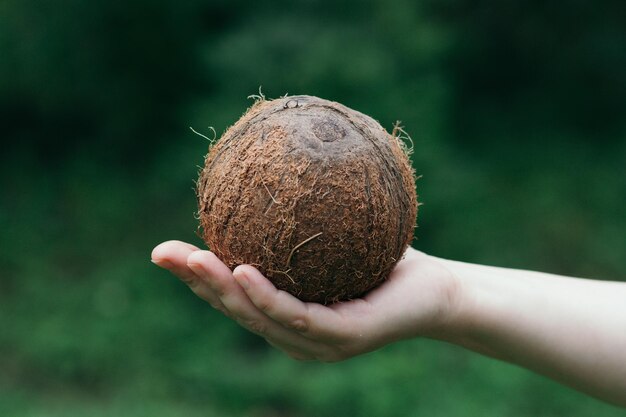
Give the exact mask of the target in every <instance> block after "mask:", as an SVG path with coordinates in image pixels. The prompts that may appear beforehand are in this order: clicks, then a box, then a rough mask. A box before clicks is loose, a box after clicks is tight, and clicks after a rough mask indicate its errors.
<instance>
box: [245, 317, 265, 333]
mask: <svg viewBox="0 0 626 417" xmlns="http://www.w3.org/2000/svg"><path fill="white" fill-rule="evenodd" d="M244 326H245V327H246V328H247V329H249V330H250V331H251V332H252V333H256V334H258V335H264V334H266V333H267V326H266V325H265V323H263V322H261V321H259V320H247V321H245V322H244Z"/></svg>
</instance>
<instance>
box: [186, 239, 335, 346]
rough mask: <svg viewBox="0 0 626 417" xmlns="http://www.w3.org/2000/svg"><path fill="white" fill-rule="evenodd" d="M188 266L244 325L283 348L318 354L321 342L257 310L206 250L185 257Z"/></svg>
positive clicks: (228, 271)
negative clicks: (209, 286)
mask: <svg viewBox="0 0 626 417" xmlns="http://www.w3.org/2000/svg"><path fill="white" fill-rule="evenodd" d="M187 262H188V265H189V267H190V268H191V269H192V270H193V271H194V272H195V273H196V274H197V275H198V276H201V277H202V278H203V279H204V280H206V281H207V282H210V285H211V288H212V289H213V291H214V292H215V294H217V296H218V297H219V298H220V300H221V301H222V303H223V304H224V306H225V307H226V308H227V309H228V311H230V312H231V314H232V315H233V316H234V318H235V319H236V320H237V322H239V324H241V325H242V326H243V327H245V328H247V329H248V330H250V331H252V332H253V333H256V334H258V335H260V336H263V337H264V338H266V339H268V340H270V341H271V342H272V343H274V344H276V345H278V346H282V349H284V350H290V349H291V350H297V351H300V352H308V353H310V354H313V355H315V354H318V353H320V352H321V351H323V350H324V348H323V346H322V345H321V344H319V343H317V342H314V341H311V340H309V339H307V338H305V337H303V336H301V335H300V334H298V333H296V332H294V331H292V330H289V329H286V328H285V327H283V326H282V325H280V324H279V323H277V322H275V321H274V320H272V319H271V318H270V317H268V316H267V315H265V314H264V313H263V312H262V311H261V310H259V309H258V308H257V307H256V306H255V305H254V304H253V303H252V301H250V298H248V296H247V294H246V293H245V292H244V290H243V289H242V288H241V286H240V285H239V284H238V283H237V281H235V279H234V278H233V274H232V272H231V271H230V269H229V268H228V267H227V266H226V265H224V264H223V263H222V262H221V261H220V260H219V259H218V258H217V257H216V256H215V254H213V253H211V252H209V251H197V252H194V253H192V254H191V255H190V256H189V259H188V260H187Z"/></svg>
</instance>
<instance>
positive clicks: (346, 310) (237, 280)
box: [152, 241, 455, 362]
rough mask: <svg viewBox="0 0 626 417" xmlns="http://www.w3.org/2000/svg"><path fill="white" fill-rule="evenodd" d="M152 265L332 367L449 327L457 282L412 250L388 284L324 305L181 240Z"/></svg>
mask: <svg viewBox="0 0 626 417" xmlns="http://www.w3.org/2000/svg"><path fill="white" fill-rule="evenodd" d="M152 261H153V262H154V263H155V264H157V265H159V266H161V267H163V268H165V269H168V270H169V271H170V272H172V273H173V274H174V275H176V276H177V277H179V278H180V279H181V280H182V281H183V282H185V283H186V284H187V285H188V286H189V287H190V288H191V290H192V291H193V292H194V293H195V294H196V295H197V296H199V297H200V298H202V299H203V300H205V301H207V302H208V303H209V304H211V306H213V307H214V308H216V309H218V310H220V311H222V312H223V313H224V314H225V315H227V316H228V317H230V318H232V319H234V320H236V321H237V322H238V323H239V324H241V325H242V326H243V327H245V328H246V329H248V330H250V331H252V332H254V333H256V334H258V335H260V336H262V337H264V338H265V339H266V340H267V341H268V342H269V343H270V344H271V345H273V346H275V347H277V348H278V349H281V350H283V351H284V352H286V353H287V354H288V355H289V356H291V357H293V358H295V359H299V360H320V361H324V362H333V361H339V360H343V359H346V358H349V357H352V356H354V355H358V354H361V353H365V352H369V351H372V350H375V349H377V348H379V347H381V346H383V345H385V344H388V343H390V342H393V341H395V340H399V339H404V338H408V337H414V336H418V335H424V336H428V335H429V334H432V333H436V332H437V331H438V328H439V327H440V326H442V325H443V324H444V323H445V321H446V317H447V315H448V312H449V310H450V306H451V305H452V301H453V298H454V293H455V291H454V288H455V285H454V279H453V276H452V274H450V273H449V272H448V271H447V270H446V269H445V267H443V266H442V265H441V264H439V263H438V262H437V261H436V260H434V259H433V258H431V257H430V256H428V255H426V254H423V253H421V252H419V251H416V250H415V249H413V248H408V249H407V251H406V253H405V256H404V257H403V259H402V260H401V261H400V262H399V263H398V264H397V265H396V267H395V269H394V270H393V271H392V273H391V275H390V276H389V279H388V280H387V281H386V282H385V283H384V284H383V285H381V286H380V287H378V288H376V289H375V290H372V291H371V292H369V293H368V294H367V295H366V296H365V297H363V298H361V299H356V300H351V301H346V302H340V303H336V304H333V305H330V306H323V305H321V304H317V303H307V302H302V301H300V300H298V299H297V298H295V297H294V296H292V295H291V294H289V293H287V292H285V291H281V290H278V289H276V287H274V286H273V285H272V283H271V282H270V281H269V280H268V279H267V278H265V277H264V276H263V275H262V274H261V273H260V272H259V271H258V270H257V269H255V268H254V267H252V266H250V265H241V266H238V267H237V268H235V270H234V271H231V270H230V269H229V268H228V267H227V266H226V265H224V263H222V262H221V261H220V260H219V259H218V258H217V256H215V254H213V253H212V252H209V251H206V250H200V249H198V248H197V247H195V246H193V245H190V244H188V243H184V242H180V241H168V242H164V243H162V244H160V245H159V246H157V247H156V248H155V249H154V250H153V251H152Z"/></svg>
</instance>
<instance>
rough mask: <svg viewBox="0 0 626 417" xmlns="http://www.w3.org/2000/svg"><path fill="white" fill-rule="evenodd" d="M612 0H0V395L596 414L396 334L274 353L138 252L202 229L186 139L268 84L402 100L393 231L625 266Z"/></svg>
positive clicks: (559, 261) (125, 410) (565, 394)
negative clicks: (408, 193)
mask: <svg viewBox="0 0 626 417" xmlns="http://www.w3.org/2000/svg"><path fill="white" fill-rule="evenodd" d="M622 8H623V4H622V2H620V1H618V0H614V1H613V0H609V1H605V2H603V4H602V7H597V5H595V4H593V3H590V2H570V3H568V4H567V6H565V5H564V4H563V3H559V2H555V1H548V2H530V3H529V2H528V1H524V2H522V1H521V0H510V1H505V2H499V3H493V2H481V1H479V2H468V1H463V0H448V1H437V2H435V1H430V0H423V1H409V0H401V1H394V2H387V1H383V0H371V1H366V2H360V1H357V0H341V1H334V2H323V1H320V0H315V1H293V2H278V1H267V2H246V1H243V0H237V1H225V0H219V1H213V2H209V3H207V2H200V1H196V0H192V1H187V2H180V1H176V2H175V1H172V0H160V1H147V0H139V1H135V2H130V3H129V2H126V3H119V2H110V1H104V0H92V1H89V2H84V1H76V0H62V1H55V2H52V1H48V0H45V1H33V0H19V1H18V0H5V1H2V2H0V135H1V137H2V139H3V141H2V151H1V152H0V189H1V191H2V192H1V193H0V230H2V232H1V233H0V248H2V250H1V251H0V328H1V329H2V331H1V332H0V369H2V372H0V415H10V416H57V415H58V416H74V415H76V416H84V415H93V416H100V415H102V416H105V415H106V416H108V415H116V416H156V417H158V416H169V415H189V416H196V415H198V416H200V415H202V416H206V415H209V416H211V415H214V416H243V415H246V416H314V415H325V416H335V415H336V416H345V415H352V416H370V415H376V416H396V415H406V416H447V415H464V416H490V415H494V416H496V415H498V416H500V415H507V416H528V415H537V416H557V415H558V416H560V415H570V416H587V415H602V416H617V415H618V414H619V411H618V410H616V409H614V408H612V407H610V406H607V405H604V404H601V403H599V402H597V401H595V400H593V399H590V398H587V397H585V396H583V395H580V394H577V393H575V392H573V391H571V390H569V389H567V388H564V387H561V386H559V385H557V384H555V383H552V382H550V381H547V380H545V379H543V378H541V377H539V376H536V375H534V374H531V373H529V372H526V371H524V370H521V369H517V368H515V367H512V366H509V365H506V364H502V363H499V362H496V361H493V360H489V359H486V358H482V357H479V356H478V355H475V354H472V353H469V352H466V351H463V350H461V349H459V348H455V347H452V346H448V345H445V344H442V343H435V342H431V341H425V340H414V341H409V342H404V343H400V344H397V345H394V346H390V347H387V348H385V349H383V350H381V351H380V352H376V353H373V354H370V355H366V356H364V357H361V358H356V359H354V360H351V361H348V362H345V363H340V364H332V365H324V364H313V363H297V362H293V361H291V360H289V359H287V358H286V357H284V356H282V355H280V354H278V353H277V352H274V351H273V350H271V349H269V348H268V347H267V346H266V345H265V344H264V342H262V341H261V340H259V339H258V338H256V337H255V336H252V335H250V334H248V333H246V332H244V331H242V330H240V329H239V328H238V327H237V326H236V325H235V324H234V323H231V322H230V321H228V320H226V319H225V318H223V317H221V316H220V315H219V314H217V313H215V312H213V311H211V310H210V309H209V308H208V307H207V306H206V305H205V304H203V303H202V302H201V301H199V300H197V299H196V298H194V296H193V295H192V294H190V293H189V292H188V291H187V290H186V289H185V288H183V285H182V284H180V283H179V282H177V281H176V280H175V279H173V278H171V277H168V276H167V274H166V273H164V272H162V271H160V270H157V268H156V267H154V266H153V265H151V264H150V263H149V254H150V250H151V248H152V247H153V246H154V245H155V244H157V243H159V242H160V241H162V240H166V239H182V240H187V241H191V242H194V243H196V244H201V242H199V240H198V239H197V237H196V236H195V234H194V232H195V229H196V226H197V224H196V221H195V219H194V218H193V213H194V210H195V198H194V193H193V191H192V187H193V182H192V181H193V179H194V178H195V177H196V174H197V169H198V168H197V165H200V164H201V163H202V158H203V155H204V153H205V152H206V149H207V147H208V143H207V142H206V141H205V140H204V139H202V138H200V137H199V136H197V135H194V134H193V133H192V132H190V131H189V129H188V126H190V125H191V126H194V127H195V128H196V129H197V130H199V131H201V132H206V131H208V129H207V128H206V127H207V126H214V127H215V128H216V129H217V131H218V132H220V131H223V130H224V129H225V128H226V127H227V126H228V125H230V124H232V123H233V122H234V121H235V120H236V119H237V118H238V116H239V115H240V114H241V113H242V112H243V111H244V109H245V108H246V107H247V106H248V105H250V104H251V101H250V100H247V99H246V97H247V96H248V95H250V94H254V93H256V92H257V91H258V88H259V86H262V88H263V92H264V93H265V94H266V95H267V96H268V97H276V96H279V95H283V94H285V93H291V94H313V95H319V96H321V97H324V98H329V99H333V100H337V101H340V102H342V103H345V104H346V105H348V106H350V107H353V108H355V109H358V110H361V111H363V112H365V113H367V114H370V115H372V116H373V117H375V118H377V119H378V120H380V121H381V123H382V124H383V125H384V126H386V127H387V128H388V129H391V128H392V127H393V123H394V122H395V121H396V120H397V119H400V120H402V122H403V126H405V128H406V130H407V131H408V132H409V133H410V134H411V137H412V138H413V140H414V144H415V148H414V153H413V155H412V158H413V163H414V166H415V169H416V171H417V173H418V174H421V175H423V178H422V179H420V180H419V182H418V191H419V194H420V199H421V201H422V202H423V203H424V205H423V206H422V207H421V211H420V216H419V221H418V223H419V228H418V229H417V239H416V241H415V245H416V247H418V248H420V249H422V250H424V251H427V252H429V253H433V254H435V255H439V256H444V257H450V258H458V259H462V260H467V261H474V262H484V263H492V264H497V265H502V266H512V267H524V268H529V269H540V270H547V271H552V272H556V273H568V274H574V275H584V276H590V277H596V278H604V279H623V277H624V271H625V270H626V258H625V257H624V256H623V255H624V253H625V252H626V241H625V240H624V235H625V234H626V233H625V232H626V216H625V215H624V203H625V201H626V175H624V174H625V172H624V166H626V140H625V139H626V119H625V118H624V117H623V112H624V109H625V108H626V107H625V105H626V84H625V82H624V77H623V74H624V73H626V55H625V54H624V53H623V47H624V40H625V39H626V22H624V15H623V13H621V10H622Z"/></svg>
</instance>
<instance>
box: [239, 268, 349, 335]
mask: <svg viewBox="0 0 626 417" xmlns="http://www.w3.org/2000/svg"><path fill="white" fill-rule="evenodd" d="M233 274H234V277H235V279H236V280H237V282H238V283H239V284H240V285H241V287H242V288H243V289H244V290H245V292H246V294H247V295H248V297H249V298H250V300H251V301H252V303H253V304H254V305H255V306H256V307H257V308H258V309H259V310H261V311H262V312H263V313H265V314H266V315H267V316H269V317H270V318H272V319H273V320H275V321H277V322H278V323H280V324H282V325H283V326H285V327H286V328H288V329H291V330H294V331H296V332H298V333H299V334H301V335H303V336H305V337H307V338H309V339H312V340H320V341H323V342H337V341H343V340H345V339H346V337H347V336H349V335H351V330H352V328H351V327H353V326H350V325H349V324H348V323H347V322H346V319H345V317H344V316H343V315H342V314H340V313H339V312H338V311H336V310H333V309H331V308H329V307H325V306H323V305H321V304H317V303H304V302H302V301H300V300H299V299H297V298H296V297H294V296H293V295H291V294H289V293H288V292H286V291H282V290H278V289H277V288H276V287H275V286H274V285H273V284H272V283H271V282H270V281H269V280H268V279H267V278H265V277H264V276H263V274H261V273H260V272H259V271H258V270H257V269H256V268H254V267H252V266H250V265H241V266H238V267H237V268H236V269H235V271H234V273H233Z"/></svg>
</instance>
